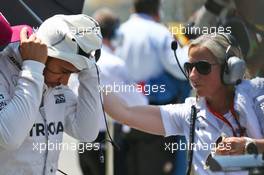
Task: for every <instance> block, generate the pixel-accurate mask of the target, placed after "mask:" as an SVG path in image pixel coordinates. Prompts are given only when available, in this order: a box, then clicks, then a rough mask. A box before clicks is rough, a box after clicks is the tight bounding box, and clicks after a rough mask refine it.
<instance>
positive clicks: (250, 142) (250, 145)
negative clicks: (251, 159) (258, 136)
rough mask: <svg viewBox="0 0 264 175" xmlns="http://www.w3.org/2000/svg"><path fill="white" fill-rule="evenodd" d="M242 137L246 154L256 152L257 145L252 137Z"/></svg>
mask: <svg viewBox="0 0 264 175" xmlns="http://www.w3.org/2000/svg"><path fill="white" fill-rule="evenodd" d="M244 139H245V140H246V143H245V152H246V153H247V154H258V147H257V145H256V142H255V141H254V139H252V138H249V137H244Z"/></svg>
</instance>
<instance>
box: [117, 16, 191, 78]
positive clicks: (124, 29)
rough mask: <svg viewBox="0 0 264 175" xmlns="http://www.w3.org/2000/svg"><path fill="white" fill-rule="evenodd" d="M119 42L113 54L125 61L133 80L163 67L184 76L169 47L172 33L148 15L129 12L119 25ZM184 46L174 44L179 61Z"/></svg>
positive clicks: (153, 74)
mask: <svg viewBox="0 0 264 175" xmlns="http://www.w3.org/2000/svg"><path fill="white" fill-rule="evenodd" d="M120 33H121V34H122V35H123V37H124V40H123V44H122V45H121V46H120V47H119V48H117V50H116V53H117V55H118V56H119V57H120V58H122V59H123V60H124V61H125V64H126V66H127V69H128V73H129V76H131V77H132V79H133V80H134V81H136V82H138V81H144V80H148V79H150V78H153V77H156V76H158V75H159V74H160V73H161V72H162V71H163V70H164V69H165V70H167V71H168V72H169V73H171V74H172V75H173V76H174V77H176V78H179V79H183V80H185V77H184V75H183V74H182V72H181V71H180V69H179V67H178V65H177V63H176V60H175V58H174V54H173V51H172V50H171V42H172V41H173V37H172V34H171V33H170V32H169V30H168V29H167V28H166V27H165V26H163V25H162V24H160V23H157V22H155V21H154V20H153V19H152V17H150V16H147V15H145V14H132V15H131V16H130V18H129V20H128V21H126V22H125V23H124V24H122V25H121V27H120ZM187 52H188V49H187V48H183V49H182V48H178V49H177V53H178V54H177V55H178V58H179V61H180V63H181V65H183V64H184V63H185V62H186V61H187V60H188V56H187V55H188V54H187Z"/></svg>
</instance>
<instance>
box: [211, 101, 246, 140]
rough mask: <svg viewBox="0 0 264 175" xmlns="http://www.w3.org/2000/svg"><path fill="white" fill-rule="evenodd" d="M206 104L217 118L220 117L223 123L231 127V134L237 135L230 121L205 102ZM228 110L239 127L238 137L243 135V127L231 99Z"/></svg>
mask: <svg viewBox="0 0 264 175" xmlns="http://www.w3.org/2000/svg"><path fill="white" fill-rule="evenodd" d="M206 105H207V108H208V109H209V111H210V112H211V113H212V114H213V115H214V116H216V117H217V118H218V119H220V120H221V121H223V122H224V123H225V124H227V125H228V126H229V127H230V128H231V129H232V132H233V136H235V137H237V134H236V131H235V129H234V127H233V126H232V125H231V123H230V122H229V121H228V120H227V119H226V118H225V117H224V116H223V115H222V114H219V113H217V112H215V111H213V110H212V109H211V108H210V107H209V105H208V103H207V102H206ZM230 112H231V114H232V115H233V117H234V119H235V121H236V123H237V125H238V128H239V135H240V137H242V136H244V134H245V129H244V128H242V127H241V125H240V123H239V121H238V119H239V118H238V116H237V113H236V112H235V109H234V100H232V102H231V106H230Z"/></svg>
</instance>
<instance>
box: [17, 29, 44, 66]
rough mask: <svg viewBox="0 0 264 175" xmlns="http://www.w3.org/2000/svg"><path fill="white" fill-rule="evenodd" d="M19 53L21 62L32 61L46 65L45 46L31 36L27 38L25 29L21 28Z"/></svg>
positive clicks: (34, 36)
mask: <svg viewBox="0 0 264 175" xmlns="http://www.w3.org/2000/svg"><path fill="white" fill-rule="evenodd" d="M20 52H21V56H22V59H23V60H34V61H38V62H41V63H43V64H45V63H46V61H47V58H48V49H47V46H46V44H44V43H42V42H41V40H40V39H38V38H37V37H36V35H35V34H32V35H31V36H30V37H29V38H28V37H27V28H26V27H25V28H23V29H22V30H21V32H20Z"/></svg>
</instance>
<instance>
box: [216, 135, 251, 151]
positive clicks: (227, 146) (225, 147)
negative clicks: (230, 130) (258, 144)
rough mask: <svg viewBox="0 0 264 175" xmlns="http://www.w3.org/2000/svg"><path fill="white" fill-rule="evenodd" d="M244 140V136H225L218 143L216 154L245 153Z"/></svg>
mask: <svg viewBox="0 0 264 175" xmlns="http://www.w3.org/2000/svg"><path fill="white" fill-rule="evenodd" d="M245 144H246V140H245V138H244V137H227V138H224V139H223V140H222V142H221V143H219V146H218V147H217V148H216V154H219V155H238V154H244V153H245Z"/></svg>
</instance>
